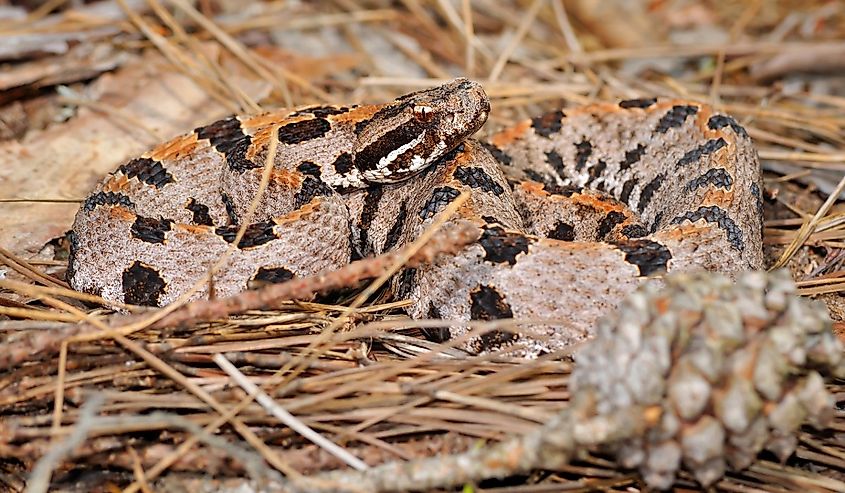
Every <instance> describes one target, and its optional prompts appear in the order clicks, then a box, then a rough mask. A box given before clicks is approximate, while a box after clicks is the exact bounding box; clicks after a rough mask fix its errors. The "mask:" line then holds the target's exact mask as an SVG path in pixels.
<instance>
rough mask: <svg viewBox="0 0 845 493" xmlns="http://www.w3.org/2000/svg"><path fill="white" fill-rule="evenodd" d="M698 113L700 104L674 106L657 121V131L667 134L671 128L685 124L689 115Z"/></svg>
mask: <svg viewBox="0 0 845 493" xmlns="http://www.w3.org/2000/svg"><path fill="white" fill-rule="evenodd" d="M696 113H698V106H672V109H670V110H669V111H668V112H667V113H666V114H665V115H663V118H661V119H660V121H659V122H657V128H656V129H655V130H656V131H657V133H661V134H665V133H666V132H668V131H669V129H670V128H677V127H680V126H681V125H683V124H684V122H685V121H686V119H687V117H688V116H692V115H694V114H696Z"/></svg>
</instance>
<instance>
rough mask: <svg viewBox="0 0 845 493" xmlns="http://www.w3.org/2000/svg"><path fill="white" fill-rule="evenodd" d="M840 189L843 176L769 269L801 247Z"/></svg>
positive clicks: (787, 258)
mask: <svg viewBox="0 0 845 493" xmlns="http://www.w3.org/2000/svg"><path fill="white" fill-rule="evenodd" d="M842 190H845V176H843V177H842V179H841V180H839V184H837V185H836V188H835V189H834V190H833V192H831V194H830V195H828V197H827V200H825V201H824V203H823V204H822V205H821V207H819V210H818V211H816V213H815V214H814V215H813V217H812V218H810V220H809V221H808V222H806V223H804V224H803V225H802V226H801V229H799V230H798V234H796V235H795V238H793V240H792V242H791V243H790V244H789V245H788V246H787V247H786V249H785V250H784V251H783V253H782V254H781V255H780V257H779V258H778V259H777V261H776V262H775V263H774V265H772V266H771V267H770V268H769V270H770V271H772V270H775V269H779V268H781V267H783V266H784V265H786V263H787V262H788V261H789V259H791V258H792V256H793V255H795V253H796V252H798V249H799V248H801V245H803V244H804V242H805V241H807V238H809V237H810V235H811V234H813V233H814V232H815V230H816V226H818V224H819V222H820V221H821V220H822V218H823V217H824V215H825V214H827V212H828V211H829V210H830V208H831V207H833V204H835V203H836V201H837V199H838V198H839V194H841V193H842Z"/></svg>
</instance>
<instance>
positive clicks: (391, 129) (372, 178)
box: [354, 78, 490, 183]
mask: <svg viewBox="0 0 845 493" xmlns="http://www.w3.org/2000/svg"><path fill="white" fill-rule="evenodd" d="M489 112H490V101H489V99H488V98H487V94H485V93H484V89H482V88H481V85H480V84H478V83H477V82H473V81H470V80H467V79H463V78H460V79H455V80H453V81H451V82H448V83H446V84H443V85H441V86H437V87H434V88H431V89H425V90H422V91H417V92H412V93H410V94H406V95H404V96H401V97H399V98H397V99H396V100H395V101H393V102H392V103H388V104H386V105H384V106H383V107H382V108H380V109H379V110H378V111H377V112H376V113H375V114H373V116H372V118H369V119H368V120H367V121H366V122H365V123H363V124H362V125H360V126H359V127H358V128H356V134H357V143H356V148H355V153H354V164H355V167H356V168H357V170H358V171H359V172H360V174H361V177H362V178H363V180H364V181H366V182H370V183H395V182H398V181H401V180H404V179H406V178H408V177H410V176H413V175H414V174H416V173H418V172H420V171H422V170H423V169H425V168H427V167H428V166H429V165H431V164H433V163H434V162H435V161H437V159H438V158H440V157H441V156H443V155H444V154H446V153H447V152H449V151H451V150H452V149H454V148H455V147H457V145H458V144H460V143H461V142H463V141H464V140H465V139H466V138H467V137H469V136H470V135H472V134H474V133H475V132H476V131H477V130H478V129H479V128H481V126H482V125H483V124H484V122H485V120H487V114H488V113H489Z"/></svg>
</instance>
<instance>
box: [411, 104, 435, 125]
mask: <svg viewBox="0 0 845 493" xmlns="http://www.w3.org/2000/svg"><path fill="white" fill-rule="evenodd" d="M433 116H434V108H432V107H431V106H426V105H424V104H418V105H416V106H414V118H416V119H417V121H420V122H429V121H431V118H432V117H433Z"/></svg>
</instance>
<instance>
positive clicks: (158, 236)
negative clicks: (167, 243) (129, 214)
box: [129, 216, 173, 243]
mask: <svg viewBox="0 0 845 493" xmlns="http://www.w3.org/2000/svg"><path fill="white" fill-rule="evenodd" d="M172 224H173V221H171V220H170V219H164V218H159V219H156V218H154V217H144V216H135V221H134V222H133V223H132V226H131V227H130V228H129V232H130V233H131V234H132V237H133V238H137V239H139V240H141V241H143V242H146V243H164V236H165V235H166V234H167V232H168V231H170V227H171V225H172Z"/></svg>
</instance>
